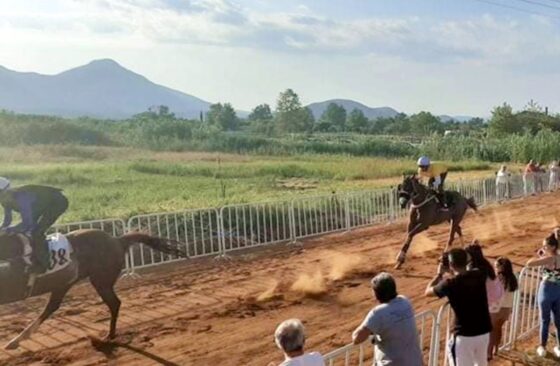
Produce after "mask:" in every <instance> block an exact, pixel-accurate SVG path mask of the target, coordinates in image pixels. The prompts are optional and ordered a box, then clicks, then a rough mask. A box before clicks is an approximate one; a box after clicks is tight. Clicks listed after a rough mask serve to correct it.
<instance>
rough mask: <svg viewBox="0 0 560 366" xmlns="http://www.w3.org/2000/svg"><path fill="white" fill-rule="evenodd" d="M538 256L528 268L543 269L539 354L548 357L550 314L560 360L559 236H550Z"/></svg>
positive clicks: (555, 350)
mask: <svg viewBox="0 0 560 366" xmlns="http://www.w3.org/2000/svg"><path fill="white" fill-rule="evenodd" d="M555 233H556V232H555ZM538 256H539V258H533V259H530V260H529V262H527V267H540V266H542V267H543V279H542V281H541V284H540V286H539V292H538V302H539V310H540V317H541V324H540V328H541V329H540V345H539V347H538V348H537V354H538V355H539V356H541V357H544V356H546V344H547V342H548V328H549V326H550V314H551V313H552V314H553V315H554V325H555V326H556V347H554V355H555V356H556V357H559V358H560V255H558V238H557V235H555V234H550V235H549V236H548V237H546V238H545V239H544V241H543V247H542V248H541V249H540V250H539V251H538Z"/></svg>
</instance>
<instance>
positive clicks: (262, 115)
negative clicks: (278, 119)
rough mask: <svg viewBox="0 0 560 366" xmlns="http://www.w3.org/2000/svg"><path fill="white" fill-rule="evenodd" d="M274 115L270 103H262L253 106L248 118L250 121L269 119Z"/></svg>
mask: <svg viewBox="0 0 560 366" xmlns="http://www.w3.org/2000/svg"><path fill="white" fill-rule="evenodd" d="M273 118H274V117H273V116H272V111H271V110H270V106H269V105H268V104H266V103H265V104H260V105H258V106H256V107H255V108H253V110H252V111H251V113H250V114H249V116H248V117H247V119H248V120H249V121H268V120H272V119H273Z"/></svg>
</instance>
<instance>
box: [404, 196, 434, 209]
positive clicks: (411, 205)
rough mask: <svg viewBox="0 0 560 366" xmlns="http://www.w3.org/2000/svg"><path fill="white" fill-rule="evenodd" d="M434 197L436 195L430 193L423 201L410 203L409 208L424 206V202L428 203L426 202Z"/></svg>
mask: <svg viewBox="0 0 560 366" xmlns="http://www.w3.org/2000/svg"><path fill="white" fill-rule="evenodd" d="M434 198H436V196H434V195H432V196H430V197H428V198H426V199H425V200H424V201H422V202H421V203H419V204H417V205H416V204H414V203H411V204H410V208H420V207H422V206H424V205H425V204H426V203H428V202H430V201H431V200H433V199H434Z"/></svg>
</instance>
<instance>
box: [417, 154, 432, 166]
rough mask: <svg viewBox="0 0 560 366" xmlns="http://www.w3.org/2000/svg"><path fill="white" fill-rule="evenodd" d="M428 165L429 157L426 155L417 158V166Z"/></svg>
mask: <svg viewBox="0 0 560 366" xmlns="http://www.w3.org/2000/svg"><path fill="white" fill-rule="evenodd" d="M429 165H430V158H429V157H427V156H421V157H420V159H418V166H429Z"/></svg>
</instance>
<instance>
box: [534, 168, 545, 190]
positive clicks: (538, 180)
mask: <svg viewBox="0 0 560 366" xmlns="http://www.w3.org/2000/svg"><path fill="white" fill-rule="evenodd" d="M545 175H546V169H545V168H544V167H543V166H542V165H541V163H536V164H535V173H534V175H533V177H534V179H535V191H536V192H539V193H542V192H544V177H545Z"/></svg>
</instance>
